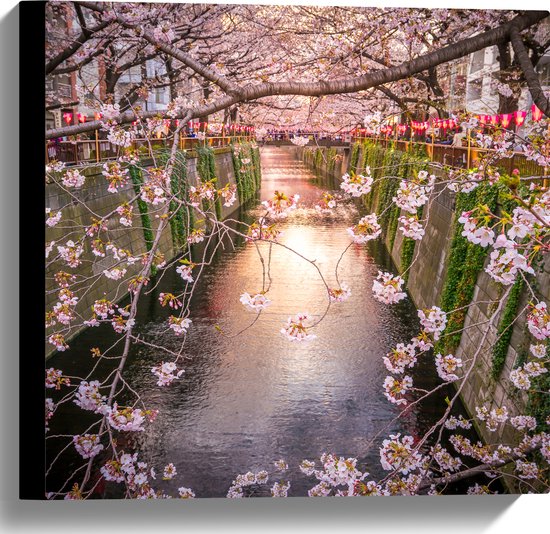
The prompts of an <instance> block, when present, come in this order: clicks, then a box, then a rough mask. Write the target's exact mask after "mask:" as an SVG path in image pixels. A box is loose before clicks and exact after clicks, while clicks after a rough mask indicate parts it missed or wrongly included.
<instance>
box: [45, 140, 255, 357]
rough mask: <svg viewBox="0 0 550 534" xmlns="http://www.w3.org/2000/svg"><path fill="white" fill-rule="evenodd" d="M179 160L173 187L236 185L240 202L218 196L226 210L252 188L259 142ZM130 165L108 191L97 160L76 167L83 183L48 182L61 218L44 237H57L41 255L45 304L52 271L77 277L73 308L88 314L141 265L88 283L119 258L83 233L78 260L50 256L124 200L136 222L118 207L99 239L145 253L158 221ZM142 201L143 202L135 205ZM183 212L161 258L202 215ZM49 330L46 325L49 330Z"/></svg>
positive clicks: (119, 292)
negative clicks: (99, 251)
mask: <svg viewBox="0 0 550 534" xmlns="http://www.w3.org/2000/svg"><path fill="white" fill-rule="evenodd" d="M159 159H160V160H161V161H160V162H159V161H156V162H153V160H151V159H148V160H142V162H141V166H143V167H151V166H153V165H154V164H156V165H159V164H161V163H162V156H160V158H159ZM177 161H178V164H177V165H176V167H175V170H174V173H173V175H172V189H173V192H175V189H174V187H177V189H178V191H179V195H180V196H181V197H182V198H185V195H186V191H187V188H188V187H189V186H191V185H197V184H198V183H199V182H200V180H201V179H202V180H210V179H212V178H214V177H215V178H216V187H217V188H218V189H221V188H223V187H224V186H225V185H226V184H232V185H236V186H237V190H238V198H237V202H236V203H235V204H233V206H231V207H225V206H223V204H222V202H218V203H217V204H218V205H217V206H216V212H217V215H218V217H221V218H222V219H225V218H227V217H228V216H229V215H231V214H232V213H234V212H235V211H236V210H238V209H239V208H240V206H241V205H242V204H243V203H244V202H246V201H247V200H248V199H250V198H251V197H252V196H254V195H255V192H256V191H257V189H258V188H259V185H260V180H261V171H260V163H259V149H258V148H257V147H252V146H250V145H240V146H238V147H236V148H235V147H234V148H231V147H224V148H217V149H213V150H212V149H207V148H204V149H199V150H198V151H194V150H193V151H187V152H179V153H178V159H177ZM134 169H136V172H130V175H131V176H132V179H131V180H128V183H127V184H126V185H125V186H124V187H122V188H120V189H119V191H118V192H117V193H110V192H109V191H108V190H107V188H108V182H107V180H106V179H105V177H104V176H103V175H102V171H103V167H102V166H99V165H98V166H93V167H87V168H85V169H80V170H81V172H82V174H84V175H85V176H86V181H85V183H84V185H83V186H82V187H81V188H80V189H71V190H70V191H69V190H66V189H64V188H62V187H60V186H59V185H57V184H56V183H46V208H50V209H51V210H52V211H54V212H55V211H58V210H62V219H61V221H60V222H59V223H58V224H57V225H56V226H54V227H51V228H50V227H46V244H48V243H51V242H52V241H53V242H55V246H54V248H53V252H52V253H51V255H50V258H49V259H47V260H46V264H47V265H46V295H45V302H46V310H51V308H52V306H53V305H54V304H55V303H56V302H57V301H58V291H59V288H58V285H57V283H56V281H55V279H54V275H55V273H57V272H58V271H60V270H62V271H68V272H70V273H71V274H74V275H75V276H76V277H77V284H76V286H75V288H74V290H75V292H76V294H77V295H78V297H79V301H78V304H77V306H76V313H77V314H78V315H79V316H81V317H82V318H84V319H89V318H90V316H91V306H92V305H93V304H94V302H95V301H96V300H98V299H107V300H110V301H113V302H118V301H119V300H121V299H123V298H124V297H125V296H127V294H128V287H127V286H128V280H129V279H130V278H132V277H133V276H136V275H137V274H138V273H139V270H140V267H141V262H138V263H136V264H134V265H132V266H130V267H126V268H127V273H126V274H125V276H124V278H123V279H121V280H112V279H109V278H107V277H106V276H99V277H97V278H96V279H94V281H93V283H91V277H92V276H96V275H100V274H101V273H103V271H104V270H105V269H110V268H112V267H113V266H115V265H116V264H117V260H116V258H115V257H114V256H113V254H111V253H108V252H107V253H106V254H105V256H104V257H98V256H96V255H95V254H94V253H93V251H92V248H91V244H90V241H91V240H90V239H85V240H84V252H83V254H82V255H81V258H80V259H81V260H82V261H81V263H80V265H78V266H77V267H75V268H72V269H71V268H69V267H67V266H66V265H64V263H63V262H61V261H52V258H54V256H55V253H56V251H57V245H64V244H65V243H66V242H67V241H69V240H72V241H74V242H78V240H79V239H81V238H82V234H83V228H85V227H88V226H90V225H91V224H92V223H93V220H94V219H95V220H98V219H100V218H102V217H105V216H107V215H109V214H111V213H112V212H113V210H114V209H115V208H116V207H117V206H119V205H121V204H122V203H124V202H127V203H129V204H130V205H132V206H133V213H134V215H133V224H132V226H131V227H127V226H122V225H121V224H120V223H119V218H120V217H119V216H118V215H117V214H116V213H115V214H114V215H113V216H111V217H109V219H108V221H107V224H106V228H107V231H106V232H102V234H101V239H102V241H103V242H104V243H107V242H112V243H113V244H114V245H116V247H117V248H119V249H125V250H127V251H129V254H130V255H131V256H133V257H139V256H141V255H143V254H145V253H146V252H147V250H148V248H149V247H150V244H151V243H152V239H153V236H154V235H155V234H156V230H157V228H158V225H159V219H158V215H155V209H154V207H153V206H151V205H150V204H145V203H143V202H141V203H140V202H139V201H138V200H136V192H135V184H136V181H137V182H139V181H140V180H142V175H141V173H140V172H139V171H137V167H136V168H134ZM140 204H141V205H140ZM180 211H181V216H180V217H175V218H173V220H172V222H171V224H170V225H168V226H167V227H166V228H165V230H164V231H163V233H162V236H161V240H160V244H159V251H160V253H162V254H163V255H164V259H165V260H166V261H169V260H170V259H172V258H174V257H175V256H177V255H178V254H180V253H181V252H183V250H184V248H185V246H186V238H187V235H186V234H185V232H186V229H187V227H188V222H190V223H191V228H199V227H202V226H203V224H204V223H202V222H201V221H200V216H198V215H197V214H195V213H193V211H194V210H191V211H190V212H187V210H186V209H183V210H180ZM82 329H83V328H79V329H73V330H72V331H71V332H70V333H69V335H68V336H66V339H67V340H69V339H71V338H72V337H74V336H75V335H77V334H78V333H79V332H80V331H81V330H82ZM46 333H47V335H49V334H50V330H47V332H46ZM53 352H54V350H52V347H51V345H49V344H47V346H46V357H49V356H50V355H52V354H53Z"/></svg>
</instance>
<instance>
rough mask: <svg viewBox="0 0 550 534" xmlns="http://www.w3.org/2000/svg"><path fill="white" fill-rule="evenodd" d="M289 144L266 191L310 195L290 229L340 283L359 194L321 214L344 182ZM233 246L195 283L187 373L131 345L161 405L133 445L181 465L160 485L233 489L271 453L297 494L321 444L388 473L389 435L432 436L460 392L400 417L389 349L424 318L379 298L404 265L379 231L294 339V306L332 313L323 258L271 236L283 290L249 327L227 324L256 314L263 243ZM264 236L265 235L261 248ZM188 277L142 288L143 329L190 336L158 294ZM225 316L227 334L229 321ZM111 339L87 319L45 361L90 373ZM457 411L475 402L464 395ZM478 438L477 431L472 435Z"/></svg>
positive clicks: (421, 368) (101, 490)
mask: <svg viewBox="0 0 550 534" xmlns="http://www.w3.org/2000/svg"><path fill="white" fill-rule="evenodd" d="M293 154H294V151H293V149H292V148H276V147H264V148H262V154H261V156H262V160H261V161H262V189H261V192H260V194H261V200H265V199H267V198H270V197H271V196H272V195H273V193H274V191H275V190H278V191H284V192H285V193H287V194H295V193H297V194H299V195H300V207H299V208H298V209H297V210H296V211H294V212H293V213H292V214H291V215H290V216H289V217H288V218H287V219H286V220H285V222H283V224H282V225H281V229H282V231H283V234H282V236H281V238H280V242H281V243H282V244H284V245H286V246H288V247H290V248H293V249H295V250H296V251H298V252H299V253H300V254H302V255H304V256H305V257H307V258H308V259H310V260H315V262H316V265H317V266H318V267H319V268H320V269H321V271H322V272H323V274H324V276H325V277H326V279H327V282H328V283H329V284H331V285H335V277H334V269H335V265H336V263H337V262H338V259H339V258H340V256H341V254H342V252H343V251H344V250H345V248H346V247H347V246H348V245H349V243H350V237H349V235H348V233H347V231H346V229H347V228H348V227H349V226H351V224H353V223H355V222H356V221H357V220H358V218H359V217H360V213H359V212H358V210H357V208H356V206H355V205H354V204H353V203H351V201H345V202H342V203H340V204H339V206H338V207H337V208H336V209H335V210H334V212H332V213H330V214H328V215H325V214H319V213H318V212H317V211H316V210H315V209H314V208H313V206H314V204H315V203H316V202H317V201H318V200H319V199H320V198H321V195H322V193H323V191H325V190H335V189H337V187H338V185H337V184H336V185H335V184H333V183H330V180H328V179H326V178H323V177H316V176H315V175H313V174H312V173H311V172H310V171H309V170H307V168H306V167H305V165H304V164H303V163H302V162H300V161H298V160H297V159H295V158H294V157H293ZM260 213H261V210H260V209H259V207H258V205H257V203H255V205H252V206H249V207H248V209H247V210H241V213H240V214H239V216H240V219H241V220H244V221H248V222H250V221H251V220H252V218H254V217H257V216H259V215H260ZM224 245H225V246H224V250H223V251H222V250H220V251H219V252H218V253H217V254H216V258H215V261H214V262H213V264H212V265H211V266H209V267H208V268H206V269H205V270H204V272H203V275H202V276H201V278H200V280H199V281H198V282H197V284H198V285H197V289H196V291H195V294H194V296H193V300H192V305H191V318H192V320H193V323H192V327H191V328H190V330H189V334H188V338H187V342H186V345H185V347H186V348H185V355H186V357H188V358H189V359H188V363H187V364H186V365H185V374H184V375H183V377H182V378H181V379H180V380H177V381H175V382H174V383H173V384H172V385H170V386H169V387H166V388H160V387H158V386H157V385H156V378H155V377H154V376H153V374H152V373H151V368H152V367H153V366H155V365H157V364H158V363H159V362H160V361H161V359H162V355H160V354H158V351H155V350H154V349H152V348H148V347H144V346H136V347H134V349H133V352H132V354H131V357H130V360H129V364H128V366H127V368H126V371H125V375H124V376H125V379H126V380H127V381H128V383H129V384H130V385H131V386H132V388H134V389H135V390H136V391H137V392H138V393H139V394H140V396H141V398H142V400H143V401H144V403H145V405H146V406H147V407H148V408H152V409H158V410H159V412H160V413H159V416H158V418H157V420H156V421H155V423H153V424H152V425H151V426H150V427H148V430H147V431H146V432H142V433H132V434H133V435H132V440H134V441H132V443H128V448H130V446H135V448H136V450H137V451H138V452H139V459H140V460H141V461H145V462H148V463H149V465H150V466H154V467H155V469H156V471H157V473H159V475H158V476H157V478H159V479H160V478H161V474H162V469H163V467H164V466H165V465H166V464H168V463H169V462H173V463H174V465H175V466H176V468H177V473H178V474H177V476H176V477H175V478H174V479H173V480H171V481H167V482H162V481H159V484H158V487H159V488H163V489H164V490H165V491H166V492H167V493H170V494H177V488H178V487H180V486H186V487H189V488H192V489H193V491H194V492H195V494H196V496H197V497H222V496H225V495H226V493H227V490H228V488H229V487H230V485H231V482H232V480H233V479H234V478H235V476H236V475H237V474H239V473H246V472H247V471H249V470H251V471H258V470H260V469H266V470H268V471H270V472H272V471H273V470H274V469H273V462H275V461H276V460H278V459H281V458H282V459H284V460H286V462H287V463H288V464H289V467H290V468H289V471H288V472H287V473H286V474H285V476H284V478H285V480H290V481H291V488H290V491H289V495H290V496H304V495H307V489H308V488H311V487H312V486H314V485H315V483H316V481H315V479H314V477H307V476H305V475H304V474H302V473H301V472H300V471H299V468H298V464H299V463H300V462H301V461H302V460H303V459H309V460H318V458H319V456H320V455H321V454H322V453H323V452H332V453H335V454H337V455H342V456H345V457H348V456H352V457H356V458H358V460H359V462H358V468H359V469H361V470H365V471H369V472H370V473H371V475H372V476H373V477H379V476H383V471H382V469H381V467H380V463H379V446H380V444H381V442H382V440H383V439H385V438H387V437H388V435H389V434H392V433H398V432H401V433H406V434H410V435H412V436H414V437H420V436H422V435H423V433H424V432H425V431H426V430H427V429H428V428H429V427H430V426H431V425H432V424H433V423H434V422H435V421H436V420H437V418H438V417H439V416H440V415H441V414H442V413H443V411H444V409H445V407H446V404H445V400H444V399H445V397H446V396H447V395H450V391H451V390H450V386H449V389H447V388H443V389H441V390H439V391H438V392H437V393H436V394H435V395H434V396H432V397H430V399H429V400H428V401H426V402H423V403H422V404H420V405H417V406H415V407H414V408H413V409H411V410H410V412H409V413H407V414H406V415H405V416H403V417H402V418H401V419H400V420H399V421H393V420H394V418H396V416H397V415H398V413H399V411H400V408H398V407H396V406H395V405H392V404H390V403H389V402H388V401H387V400H386V398H385V397H384V394H383V387H382V383H383V381H384V377H385V376H386V375H387V370H386V369H385V367H384V364H383V361H382V357H383V356H385V355H386V353H387V352H388V351H389V350H390V349H391V348H392V347H394V346H395V344H396V343H399V342H407V340H408V339H410V338H411V337H412V336H414V335H416V334H417V333H418V322H417V314H416V309H415V307H414V306H413V304H412V302H411V301H410V299H405V300H404V301H402V302H400V303H398V304H396V305H393V306H387V305H384V304H381V303H379V302H377V301H376V300H374V298H373V297H372V283H373V279H374V278H375V277H376V275H377V272H378V270H379V269H384V270H393V271H395V269H394V268H393V265H392V263H391V259H390V258H389V255H388V253H387V251H386V249H385V247H384V245H383V243H381V242H375V243H373V244H372V246H370V247H367V246H364V245H352V247H351V248H350V250H349V251H348V252H347V254H346V255H345V256H344V258H343V259H342V261H341V263H340V267H339V271H338V274H339V278H340V280H341V281H344V282H346V283H347V284H348V285H349V286H350V288H351V291H352V295H351V297H350V298H349V299H348V300H346V301H345V302H343V303H335V304H333V305H332V306H331V307H330V309H329V312H328V314H327V316H326V317H325V318H324V320H323V321H322V322H321V323H320V324H319V325H318V326H317V327H316V328H315V329H314V331H313V332H314V333H315V335H316V336H317V338H316V339H315V340H312V341H310V342H306V343H291V342H289V341H288V340H286V339H285V338H284V337H283V336H282V335H281V334H280V332H279V331H280V329H281V328H282V326H283V324H284V323H285V322H286V319H287V318H288V317H289V316H290V315H295V314H296V313H298V312H309V313H310V314H312V315H314V316H315V317H316V318H319V317H321V316H322V314H323V313H324V311H325V308H326V289H325V286H324V284H323V283H322V281H321V280H320V278H319V276H318V274H317V272H316V270H315V268H314V267H313V266H312V265H311V264H310V263H308V262H306V261H304V260H302V259H301V258H299V257H298V256H296V255H295V254H292V253H291V252H290V251H288V250H286V249H284V248H282V247H277V246H274V247H273V253H272V262H271V277H272V279H273V283H272V286H271V289H270V292H269V298H270V299H271V300H272V301H273V303H272V305H271V306H270V307H269V308H268V309H267V310H266V311H264V312H263V313H262V314H261V316H260V318H259V320H258V321H257V322H255V324H253V325H252V326H251V327H250V328H249V329H247V330H246V331H245V332H244V333H242V334H241V335H239V336H236V337H231V335H232V334H234V333H236V332H238V331H240V330H242V329H243V328H245V327H246V326H247V325H249V324H250V323H251V322H252V321H253V320H254V317H255V314H254V313H251V312H248V311H247V310H246V309H245V307H244V306H243V305H242V304H241V303H240V302H239V297H240V295H241V294H242V293H243V292H245V291H247V292H249V293H252V292H254V293H255V292H257V291H259V290H260V288H261V282H262V266H261V263H260V261H259V258H258V254H257V251H256V248H255V247H254V245H253V244H251V243H245V242H237V243H235V246H234V247H233V246H231V243H229V242H227V243H225V244H224ZM268 247H269V245H267V244H265V243H262V244H261V250H262V252H263V253H264V257H267V254H268ZM181 284H182V280H181V277H180V276H179V275H178V274H177V273H176V272H175V269H172V270H171V271H170V272H168V273H165V276H164V277H163V279H162V281H161V283H160V284H159V285H158V286H157V287H156V288H155V289H154V291H152V292H151V293H150V294H149V295H147V296H145V297H143V300H142V301H141V308H140V312H139V315H138V318H137V334H139V335H140V336H142V337H143V338H144V339H146V340H148V341H149V342H150V343H153V344H161V343H162V344H163V345H166V346H169V347H170V346H172V345H173V347H176V346H177V345H178V342H179V341H180V338H176V337H174V338H173V339H172V337H171V336H170V335H169V334H166V331H165V325H164V324H163V323H164V322H165V321H166V317H167V316H168V315H169V312H168V311H167V310H166V309H165V308H162V307H161V306H160V304H159V302H158V295H159V293H161V292H173V293H177V292H178V291H179V290H181ZM216 325H219V327H220V328H221V329H222V331H223V332H224V333H225V334H226V335H222V334H220V333H219V332H218V330H217V329H216ZM160 332H163V334H162V339H160V338H161V334H160ZM114 339H115V336H114V334H113V332H112V329H110V328H109V326H102V327H100V328H95V329H89V330H87V331H85V332H83V333H82V334H81V335H80V336H79V337H78V338H77V339H76V340H75V341H74V342H73V343H72V345H71V349H70V350H68V351H67V352H66V353H60V354H57V355H56V356H54V357H53V358H52V360H51V362H49V363H51V365H52V366H54V367H56V368H61V369H64V372H65V373H66V374H68V375H76V376H84V375H85V374H86V373H87V372H88V370H89V369H90V368H91V366H92V365H93V364H94V362H93V361H92V359H91V358H90V356H89V350H90V347H92V346H97V347H99V348H100V349H101V347H102V346H109V345H110V344H112V343H113V341H114ZM108 372H109V369H108V368H107V366H106V365H105V366H103V367H100V368H98V370H97V375H98V377H101V376H105V375H106V374H107V373H108ZM413 378H414V380H415V387H419V388H423V389H431V388H432V387H433V386H434V385H436V384H438V383H439V379H438V377H437V375H436V372H435V367H434V365H433V358H431V357H429V356H426V357H424V359H421V362H420V363H419V365H418V366H417V368H416V370H415V372H414V375H413ZM71 405H72V403H67V404H65V405H64V408H63V409H64V410H65V413H64V414H63V415H61V414H58V415H57V416H56V418H54V420H52V425H51V427H52V429H51V431H50V434H58V433H59V434H76V433H79V432H82V431H83V430H84V429H85V428H86V425H87V424H89V421H88V420H87V419H86V415H87V414H86V413H83V412H82V411H81V410H79V409H78V408H77V407H76V406H75V407H74V408H73V407H72V406H71ZM458 413H461V414H463V415H466V414H465V412H464V411H463V410H462V407H460V406H458V407H457V412H456V414H457V415H458ZM75 416H76V417H77V418H75ZM92 420H93V419H90V421H92ZM392 421H393V422H392ZM380 431H381V432H380ZM379 432H380V434H379V435H377V434H378V433H379ZM469 437H470V438H471V439H476V436H475V435H472V434H470V436H469ZM371 440H373V443H372V444H370V446H369V442H370V441H371ZM122 445H125V444H122ZM48 447H49V451H48V457H49V459H50V460H51V458H53V456H54V455H55V454H56V452H57V451H56V447H55V440H49V441H48ZM73 463H74V465H72V464H73ZM81 463H82V461H81V459H79V457H77V455H76V454H75V456H74V457H72V458H67V459H66V460H65V461H63V462H60V463H58V464H56V466H55V467H54V469H52V472H51V474H50V477H49V480H48V486H49V489H50V490H55V489H58V487H59V486H60V485H62V484H63V482H64V481H65V478H66V476H67V474H68V473H69V472H71V471H72V467H76V466H78V465H81ZM50 486H51V487H50ZM262 487H263V488H264V489H263V490H262V491H263V492H264V493H261V495H263V494H265V495H268V494H269V485H268V486H262ZM120 491H121V489H120V487H119V485H116V484H112V483H108V484H105V483H103V482H101V483H100V484H98V486H97V494H98V496H103V497H116V496H119V495H120V494H119V492H120ZM461 491H464V489H463V488H461Z"/></svg>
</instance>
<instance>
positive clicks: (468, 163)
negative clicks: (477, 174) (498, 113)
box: [354, 137, 548, 176]
mask: <svg viewBox="0 0 550 534" xmlns="http://www.w3.org/2000/svg"><path fill="white" fill-rule="evenodd" d="M365 139H367V140H370V141H373V142H375V143H377V144H382V145H383V146H387V147H388V148H389V147H390V146H395V148H396V149H397V150H402V151H404V152H408V151H410V150H412V149H413V148H415V147H417V148H420V149H424V150H425V152H426V155H427V156H428V158H429V159H430V160H431V161H433V162H435V163H440V164H442V165H447V166H449V167H454V168H458V169H473V168H476V167H478V165H479V162H480V161H481V158H482V157H484V156H487V155H489V156H490V155H493V156H494V159H493V160H492V165H493V166H495V167H497V168H500V169H501V170H502V172H505V173H506V174H511V173H512V171H513V170H514V169H518V171H519V172H520V174H521V175H522V176H546V175H547V174H548V168H547V167H543V166H541V165H537V163H535V162H534V161H532V160H529V159H527V157H526V156H525V154H523V152H514V153H513V155H512V156H511V157H509V158H502V157H499V156H498V155H497V152H496V151H495V150H491V149H483V148H477V147H472V146H470V147H455V146H450V145H441V144H437V143H425V142H418V141H403V140H395V139H392V138H380V137H378V138H376V137H360V138H359V137H358V138H354V141H362V140H365Z"/></svg>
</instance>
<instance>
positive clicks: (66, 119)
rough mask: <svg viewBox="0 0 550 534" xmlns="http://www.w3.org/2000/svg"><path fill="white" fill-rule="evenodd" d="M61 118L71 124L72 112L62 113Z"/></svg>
mask: <svg viewBox="0 0 550 534" xmlns="http://www.w3.org/2000/svg"><path fill="white" fill-rule="evenodd" d="M63 120H64V121H65V122H66V123H67V124H71V122H73V114H72V113H63Z"/></svg>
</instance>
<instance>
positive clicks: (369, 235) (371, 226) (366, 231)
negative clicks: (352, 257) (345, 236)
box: [348, 213, 382, 244]
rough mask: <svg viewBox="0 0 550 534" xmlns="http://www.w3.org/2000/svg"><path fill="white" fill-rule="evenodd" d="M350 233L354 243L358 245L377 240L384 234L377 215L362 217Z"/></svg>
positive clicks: (350, 229) (349, 229) (349, 230)
mask: <svg viewBox="0 0 550 534" xmlns="http://www.w3.org/2000/svg"><path fill="white" fill-rule="evenodd" d="M348 233H349V234H350V235H351V237H352V238H353V242H354V243H357V244H363V243H366V242H367V241H371V240H372V239H376V238H377V237H378V236H379V235H380V234H381V233H382V228H381V227H380V225H379V224H378V220H377V218H376V213H371V214H370V215H365V216H364V217H362V218H361V219H360V220H359V222H358V223H357V224H356V225H355V226H352V227H351V228H348Z"/></svg>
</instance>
